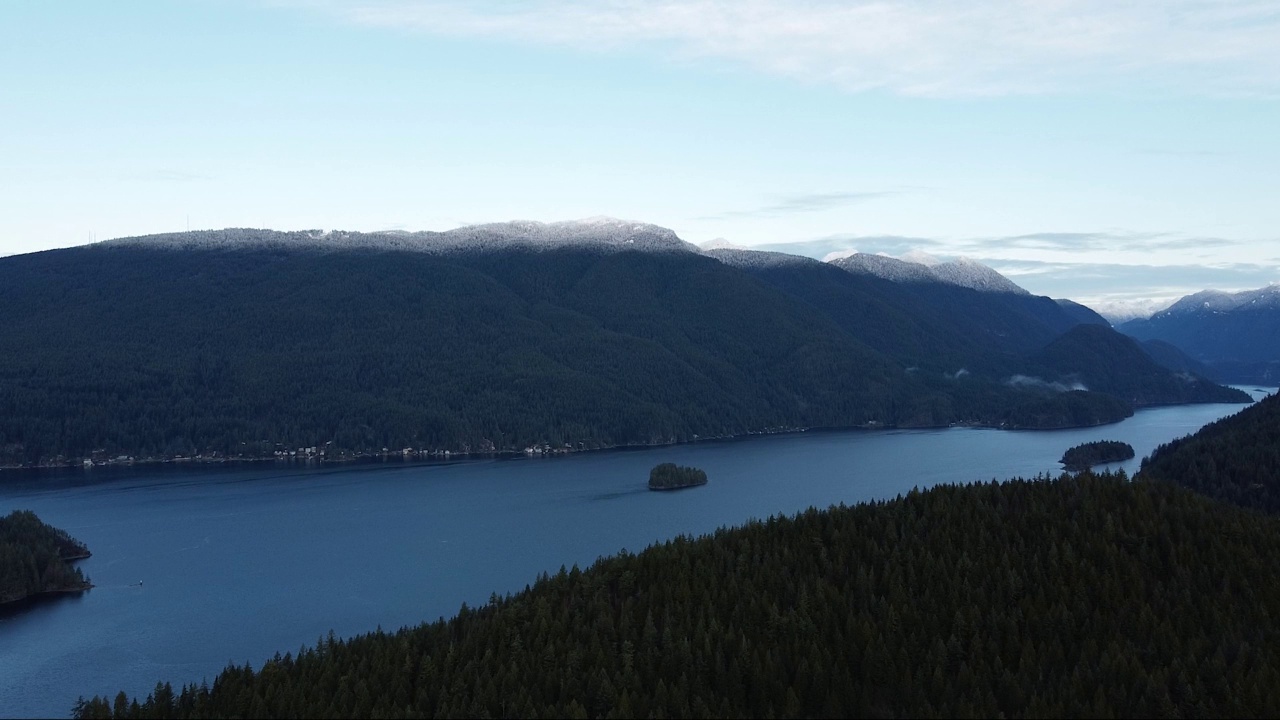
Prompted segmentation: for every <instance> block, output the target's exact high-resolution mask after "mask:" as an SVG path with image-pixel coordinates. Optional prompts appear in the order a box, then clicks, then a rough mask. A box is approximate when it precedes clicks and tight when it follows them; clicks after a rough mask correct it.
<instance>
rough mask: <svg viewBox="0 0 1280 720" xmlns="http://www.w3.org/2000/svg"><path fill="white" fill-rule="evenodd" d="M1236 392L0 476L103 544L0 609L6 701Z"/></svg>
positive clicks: (194, 670) (410, 618)
mask: <svg viewBox="0 0 1280 720" xmlns="http://www.w3.org/2000/svg"><path fill="white" fill-rule="evenodd" d="M1248 389H1250V390H1252V388H1248ZM1254 395H1255V396H1260V394H1259V393H1254ZM1239 409H1240V406H1239V405H1196V406H1182V407H1171V408H1159V409H1152V410H1144V411H1140V412H1139V413H1138V414H1137V415H1135V416H1134V417H1133V418H1130V419H1128V420H1126V421H1124V422H1122V423H1119V424H1116V425H1111V426H1107V427H1102V428H1090V429H1082V430H1062V431H1051V432H1000V431H995V430H979V429H962V428H953V429H946V430H913V431H877V432H859V431H849V432H823V433H800V434H793V435H781V436H770V437H760V438H753V439H749V440H743V441H734V442H716V443H702V444H697V445H685V446H677V447H664V448H655V449H646V450H636V451H625V452H605V453H594V454H584V455H576V456H570V457H564V458H546V459H543V458H527V459H526V458H521V459H511V460H478V461H468V462H458V463H452V464H418V465H405V464H377V465H361V466H342V467H332V466H324V467H305V466H296V465H293V466H284V465H244V466H238V467H186V468H110V469H108V468H94V469H91V470H79V469H76V470H66V471H49V472H39V473H36V472H24V473H8V474H0V512H3V513H5V514H7V513H8V512H10V511H11V510H15V509H30V510H34V511H35V512H36V513H37V514H38V515H39V516H40V517H41V519H43V520H44V521H46V522H48V523H50V524H51V525H54V526H56V527H60V528H63V529H65V530H67V531H68V532H70V533H71V534H72V535H73V536H75V537H77V538H79V539H80V540H83V541H84V542H85V543H86V544H88V545H89V548H90V549H91V550H92V551H93V554H94V555H93V557H92V558H90V559H88V560H86V561H84V562H83V563H81V567H82V568H83V569H84V571H85V572H86V574H88V575H89V576H90V578H91V579H92V581H93V582H94V584H95V585H96V587H95V588H94V589H93V590H91V591H89V592H87V593H85V594H83V595H80V596H76V597H64V598H60V599H56V600H52V601H48V602H40V603H36V604H34V605H31V606H29V607H24V608H20V609H17V610H12V609H11V610H5V611H0V716H4V717H21V716H65V715H67V714H68V713H69V711H70V708H71V706H72V704H73V703H74V702H75V700H76V698H77V697H79V696H81V695H85V696H90V695H93V694H95V693H96V694H110V695H114V694H115V693H116V692H117V691H119V690H125V691H127V692H129V693H130V694H142V695H144V694H146V693H147V692H148V691H149V690H151V689H152V688H154V686H155V683H156V681H158V680H168V681H170V682H172V683H173V684H174V685H175V687H176V686H180V685H181V684H183V683H191V682H195V683H199V682H200V681H201V680H204V679H208V680H209V681H212V680H213V678H214V676H215V675H216V674H217V673H218V671H219V670H221V669H222V668H223V667H224V666H225V665H226V664H227V663H230V662H236V663H243V662H250V663H252V664H253V665H254V666H255V667H258V666H260V665H261V663H262V661H263V660H265V659H267V658H269V657H271V656H272V655H273V654H274V653H276V652H277V651H279V652H281V653H284V652H286V651H294V652H296V651H297V650H298V648H299V647H300V646H302V645H304V644H307V645H310V644H313V643H314V642H315V641H316V640H317V639H318V638H319V637H320V636H321V635H324V634H327V633H328V632H329V631H330V630H332V631H334V632H335V633H336V634H338V635H340V636H349V635H354V634H358V633H363V632H367V631H370V630H373V629H375V628H377V627H379V626H381V627H382V628H384V629H395V628H399V627H401V626H404V625H415V624H418V623H420V622H423V621H427V620H435V619H436V618H439V617H441V616H450V615H452V614H453V613H455V612H456V611H457V610H458V607H459V606H460V604H461V603H463V602H466V603H468V604H471V605H477V604H481V603H484V602H485V601H487V600H488V598H489V597H490V594H491V593H493V592H495V591H496V592H498V593H500V594H501V593H506V592H511V591H516V590H520V589H523V588H524V587H525V585H526V584H527V583H530V582H532V581H533V580H534V579H535V578H536V576H537V575H538V574H539V573H541V572H543V571H547V572H553V573H554V572H555V571H557V570H558V569H559V568H560V566H561V565H562V564H563V565H572V564H574V563H577V564H579V565H583V566H585V565H588V564H590V563H591V562H593V561H594V560H595V559H596V558H597V557H599V556H601V555H606V554H612V553H615V552H617V551H618V550H620V549H623V548H626V549H629V550H632V551H639V550H641V549H643V548H644V547H646V546H648V545H650V544H652V543H654V542H656V541H660V540H665V539H668V538H671V537H673V536H675V535H679V534H682V533H685V534H700V533H705V532H709V531H711V530H714V529H716V528H718V527H720V526H723V525H740V524H742V523H743V522H746V521H747V520H749V519H752V518H764V517H768V516H770V515H774V514H778V513H784V514H789V513H794V512H796V511H799V510H803V509H805V508H808V507H810V506H818V507H826V506H828V505H832V504H835V503H842V502H843V503H848V504H851V503H856V502H859V501H862V500H871V499H884V498H892V497H894V496H895V495H897V494H899V493H904V492H907V491H909V490H910V489H911V488H912V487H917V486H918V487H921V488H924V487H928V486H931V485H934V484H937V483H941V482H970V481H974V480H990V479H993V478H1000V479H1003V478H1007V477H1012V476H1019V475H1020V476H1024V477H1026V476H1034V475H1036V474H1038V473H1046V472H1057V471H1058V469H1059V468H1060V466H1059V465H1058V462H1057V460H1058V458H1060V457H1061V456H1062V452H1063V451H1064V450H1066V449H1067V448H1068V447H1070V446H1072V445H1076V444H1079V443H1082V442H1088V441H1091V440H1103V439H1107V440H1121V441H1124V442H1128V443H1129V444H1131V445H1133V447H1134V449H1135V450H1136V451H1137V454H1138V458H1141V457H1142V456H1144V455H1146V454H1147V453H1149V452H1150V451H1151V450H1152V449H1153V448H1154V447H1155V446H1156V445H1158V444H1160V443H1162V442H1167V441H1168V440H1171V439H1173V438H1175V437H1179V436H1182V435H1186V434H1188V433H1191V432H1194V431H1195V430H1197V429H1199V428H1200V427H1201V426H1203V425H1204V424H1205V423H1207V422H1210V421H1212V420H1215V419H1218V418H1220V417H1223V416H1225V415H1229V414H1231V413H1234V412H1236V411H1237V410H1239ZM660 462H675V463H679V464H682V465H695V466H697V467H700V468H702V469H704V470H706V471H707V475H708V476H709V477H710V478H711V482H710V483H709V484H708V485H706V486H704V487H701V488H697V489H692V490H687V491H682V492H677V493H652V492H649V491H648V490H647V489H646V485H645V484H646V481H647V479H648V472H649V469H650V468H651V467H653V466H654V465H655V464H657V463H660ZM1137 465H1138V460H1136V459H1135V460H1133V461H1130V462H1127V463H1121V464H1117V465H1116V466H1115V467H1123V468H1124V469H1125V470H1127V471H1129V472H1130V473H1132V472H1133V471H1134V470H1136V469H1137ZM139 582H141V584H139Z"/></svg>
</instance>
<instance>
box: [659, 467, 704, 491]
mask: <svg viewBox="0 0 1280 720" xmlns="http://www.w3.org/2000/svg"><path fill="white" fill-rule="evenodd" d="M706 484H707V474H706V473H705V472H703V471H701V470H699V469H698V468H694V467H684V466H681V465H676V464H675V463H662V464H661V465H657V466H655V467H654V468H653V469H652V470H650V471H649V489H650V490H680V489H683V488H689V487H696V486H698V485H706Z"/></svg>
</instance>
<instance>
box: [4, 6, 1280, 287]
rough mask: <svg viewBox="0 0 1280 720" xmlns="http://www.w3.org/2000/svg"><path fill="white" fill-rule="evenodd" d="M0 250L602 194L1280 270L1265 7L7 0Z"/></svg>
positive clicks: (847, 243) (1244, 276)
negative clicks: (51, 1)
mask: <svg viewBox="0 0 1280 720" xmlns="http://www.w3.org/2000/svg"><path fill="white" fill-rule="evenodd" d="M0 28H2V29H3V31H4V42H3V43H0V68H3V69H0V75H3V79H4V87H5V92H4V93H3V94H2V95H0V98H2V99H0V137H3V138H4V139H3V140H0V149H2V152H0V158H2V159H0V168H3V172H0V196H3V197H5V198H6V202H5V211H4V212H3V213H0V218H2V220H0V223H2V224H0V256H3V255H12V254H19V253H26V252H33V251H38V250H43V249H49V248H55V247H67V246H73V245H80V244H84V243H85V242H88V241H89V240H90V239H91V238H96V239H107V238H112V237H121V236H130V235H143V234H149V233H156V232H171V231H181V230H183V229H185V228H186V227H187V226H188V223H189V226H190V228H191V229H198V228H224V227H266V228H274V229H281V230H291V229H304V228H317V227H320V228H335V229H346V230H362V231H377V230H388V229H408V230H447V229H450V228H454V227H459V226H462V225H469V224H475V223H484V222H498V221H506V220H512V219H522V218H528V219H536V220H542V221H555V220H565V219H572V218H580V217H588V216H597V215H609V216H615V217H621V218H628V219H634V220H637V221H642V222H648V223H654V224H657V225H661V226H663V227H668V228H671V229H672V230H674V231H675V232H676V233H677V234H679V236H680V237H681V238H683V239H685V240H688V241H690V242H693V243H695V244H705V243H707V242H709V241H711V240H714V239H716V238H724V239H726V240H727V241H729V242H732V243H734V244H736V245H740V246H746V247H760V248H767V249H772V250H783V251H786V252H793V253H796V254H803V255H809V256H812V257H818V258H822V257H824V256H826V255H828V254H830V253H832V252H842V251H850V250H859V251H863V252H873V253H874V252H882V253H886V254H890V255H894V256H901V255H903V254H905V253H908V252H911V251H924V252H928V253H930V254H933V255H937V256H941V257H955V256H967V257H972V258H974V259H977V260H979V261H981V262H984V263H986V264H989V265H991V266H992V267H994V268H996V269H997V270H999V271H1000V272H1002V273H1004V274H1006V275H1008V276H1009V277H1010V278H1011V279H1013V280H1014V281H1015V282H1017V283H1018V284H1019V285H1022V286H1023V287H1025V288H1027V289H1028V290H1030V291H1032V292H1035V293H1037V294H1046V295H1051V296H1054V297H1069V298H1072V299H1076V300H1079V301H1082V302H1085V303H1086V304H1090V305H1092V306H1094V307H1098V308H1099V309H1104V308H1106V307H1107V306H1108V305H1111V306H1114V305H1116V304H1117V303H1125V302H1129V303H1134V304H1143V303H1146V304H1152V303H1159V302H1167V301H1169V300H1172V299H1174V298H1176V297H1177V296H1180V295H1183V294H1187V293H1190V292H1194V291H1196V290H1200V289H1204V288H1216V289H1222V290H1240V289H1246V288H1255V287H1260V286H1263V285H1266V284H1267V283H1269V282H1273V281H1276V280H1280V242H1277V240H1280V203H1276V202H1275V200H1274V195H1275V191H1276V190H1277V187H1276V185H1277V183H1276V173H1275V168H1276V167H1278V166H1280V134H1278V133H1276V132H1275V128H1276V127H1280V2H1275V1H1273V0H1263V1H1259V0H1230V1H1227V2H1215V3H1206V2H1201V1H1200V0H1168V1H1164V2H1156V1H1154V0H1149V1H1146V2H1137V3H1128V4H1124V5H1123V6H1118V5H1116V4H1114V3H1104V2H1101V0H1066V1H1065V2H1060V3H1028V2H1019V1H1017V0H995V1H991V2H985V3H983V4H981V5H966V6H963V9H957V6H955V5H954V4H951V3H945V2H942V1H941V0H909V1H906V2H895V3H887V2H864V1H861V0H853V1H851V2H831V1H828V0H819V1H818V2H812V3H804V4H803V5H795V4H792V3H787V2H783V1H782V0H748V1H746V2H727V1H725V0H692V1H689V2H668V1H665V0H659V1H656V2H635V1H628V0H617V1H614V2H604V3H588V2H579V1H578V0H534V1H532V2H527V3H520V4H517V5H512V4H507V3H461V2H454V1H450V0H444V1H436V2H410V1H409V0H363V1H362V2H337V1H336V0H225V1H223V2H213V1H212V0H208V1H199V2H191V3H182V4H171V3H160V2H139V3H130V4H127V5H111V6H99V5H96V4H91V3H87V2H79V3H59V4H56V5H54V4H48V3H24V4H18V3H6V4H4V5H2V6H0Z"/></svg>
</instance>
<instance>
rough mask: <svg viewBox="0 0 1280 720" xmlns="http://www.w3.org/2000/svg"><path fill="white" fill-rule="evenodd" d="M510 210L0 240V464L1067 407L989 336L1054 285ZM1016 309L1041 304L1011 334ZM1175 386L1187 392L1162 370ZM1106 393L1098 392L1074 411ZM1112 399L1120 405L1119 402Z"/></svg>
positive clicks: (629, 434)
mask: <svg viewBox="0 0 1280 720" xmlns="http://www.w3.org/2000/svg"><path fill="white" fill-rule="evenodd" d="M522 227H523V226H519V225H518V224H517V225H504V226H498V227H496V229H495V228H493V227H490V228H479V229H472V230H467V231H466V232H469V233H472V234H474V235H475V236H476V237H475V238H472V237H471V236H469V235H468V236H467V237H464V238H462V240H465V241H467V242H471V241H475V242H480V244H481V245H482V246H483V248H484V249H482V250H477V249H474V248H472V249H463V248H464V246H462V245H457V244H455V245H452V246H449V247H448V248H446V249H445V250H440V249H439V248H435V247H433V246H431V243H432V242H436V241H441V242H443V241H445V240H448V241H450V242H455V241H459V239H458V238H455V237H452V236H449V237H444V236H441V237H437V238H435V240H432V239H431V238H425V237H417V236H413V237H400V236H396V237H390V238H387V237H382V236H359V235H343V236H342V238H345V240H343V239H340V240H336V241H335V243H337V244H335V245H332V246H329V245H321V244H320V243H321V242H322V241H321V240H319V239H316V238H312V237H310V236H308V235H306V234H305V233H293V234H283V233H270V232H267V231H226V232H225V233H213V232H210V233H190V234H185V235H179V236H168V237H161V238H151V239H144V240H142V241H136V242H122V243H105V244H100V245H95V246H88V247H82V248H72V249H67V250H55V251H49V252H44V253H35V254H31V255H23V256H16V257H9V258H0V327H3V328H4V329H5V332H3V333H0V465H20V464H36V463H57V462H68V461H75V460H77V459H78V458H85V457H93V458H94V459H97V460H102V459H109V458H116V457H118V456H120V455H125V456H135V457H141V458H162V457H174V456H191V455H193V454H200V455H201V456H203V457H206V458H207V457H210V456H215V457H264V456H265V457H270V456H272V455H274V454H276V453H285V454H286V455H287V453H289V452H291V451H297V449H298V448H316V450H317V452H323V453H324V454H325V456H326V457H328V458H332V457H334V456H350V455H351V454H354V453H369V452H381V451H382V450H383V448H386V449H388V450H389V451H391V452H398V451H400V450H402V449H404V448H411V449H413V450H415V451H420V450H426V451H443V450H450V451H454V452H457V451H473V452H492V451H517V452H518V451H520V450H523V449H525V448H526V447H529V446H534V445H537V446H542V447H544V448H546V447H550V448H554V449H565V448H566V447H568V448H571V449H583V448H593V447H607V446H615V445H627V444H645V443H666V442H673V441H683V440H692V439H694V438H696V437H702V438H706V437H715V436H725V435H739V434H744V433H748V432H765V431H772V430H780V429H788V428H797V427H842V426H843V427H847V426H860V425H872V426H877V427H881V426H899V427H921V426H938V425H946V424H948V423H954V422H964V423H980V424H989V425H1000V424H1005V425H1006V426H1007V425H1011V424H1012V425H1016V426H1019V427H1062V426H1065V425H1070V424H1072V423H1073V422H1075V421H1074V420H1072V418H1073V417H1075V416H1076V415H1079V412H1078V411H1079V410H1080V408H1079V407H1073V408H1065V409H1062V411H1060V412H1059V411H1056V410H1055V408H1059V406H1063V405H1064V403H1063V402H1062V401H1058V400H1054V401H1051V402H1049V403H1048V406H1052V407H1050V408H1049V411H1048V412H1038V413H1034V414H1024V415H1025V417H1033V418H1040V419H1038V420H1035V421H1034V422H1030V423H1023V422H1013V421H1012V418H1013V417H1014V414H1015V413H1016V412H1017V411H1018V409H1019V408H1024V407H1027V406H1028V404H1040V405H1044V404H1045V401H1046V398H1049V397H1050V396H1052V395H1053V392H1054V390H1053V389H1052V388H1045V387H1034V386H1027V385H1011V384H1009V383H1008V382H1007V378H1008V377H1009V375H1010V374H1014V373H1020V372H1024V370H1023V369H1022V368H1023V366H1025V365H1026V364H1027V361H1026V358H1025V357H1020V356H1017V355H1015V354H1013V353H1012V352H1011V351H1006V350H1001V349H1000V347H1003V346H1000V345H999V344H998V343H997V344H993V345H990V346H989V343H988V341H989V340H990V337H988V336H989V335H990V334H991V333H994V334H995V335H994V336H998V337H1005V336H1006V335H1007V336H1008V342H1007V343H1006V344H1009V345H1010V346H1013V345H1017V346H1023V345H1026V344H1028V343H1030V342H1031V341H1032V339H1034V338H1040V337H1042V336H1048V337H1052V336H1054V335H1056V331H1055V330H1054V327H1055V326H1054V324H1053V323H1059V324H1066V325H1070V324H1071V323H1072V322H1074V321H1073V320H1071V319H1070V317H1069V316H1067V315H1066V314H1065V313H1063V312H1062V311H1061V310H1060V309H1059V308H1058V306H1057V304H1056V303H1053V302H1052V301H1050V300H1048V299H1047V298H1030V297H1026V298H1021V299H1017V300H1016V302H1017V303H1024V304H1026V303H1030V305H1028V307H1031V306H1034V307H1036V308H1040V310H1036V312H1041V311H1042V310H1043V311H1044V312H1052V313H1056V315H1054V317H1055V318H1056V320H1054V321H1053V322H1049V323H1048V324H1045V323H1046V322H1048V321H1045V320H1043V318H1041V320H1036V319H1035V317H1036V313H1035V312H1031V311H1029V310H1028V311H1025V312H1024V310H1017V309H1014V310H1003V311H997V310H995V309H992V308H988V306H987V305H986V304H985V303H988V300H984V299H982V298H981V297H979V296H981V295H984V293H977V292H975V291H971V290H966V289H963V288H953V289H955V290H959V291H961V292H960V295H959V296H957V298H959V299H953V300H948V301H947V302H945V303H942V304H944V305H962V304H963V303H970V304H975V305H974V307H972V308H969V309H968V310H966V312H970V311H972V312H974V313H979V315H973V316H966V317H967V319H966V320H965V321H964V323H967V324H962V323H960V321H959V320H956V319H955V318H953V317H952V316H948V315H938V313H937V312H936V308H937V306H938V305H937V303H935V302H934V301H926V300H923V299H921V298H920V297H916V296H915V295H913V294H912V293H909V292H904V291H903V290H902V289H901V288H892V287H889V286H890V285H892V283H885V282H882V281H877V282H861V281H859V279H857V278H855V277H854V276H852V275H850V274H849V273H846V272H843V271H839V270H837V269H834V268H831V267H829V266H826V265H823V264H820V263H810V265H813V266H816V267H817V270H816V271H814V270H813V269H812V268H811V269H810V270H806V271H805V272H804V273H802V274H800V275H796V276H795V277H794V278H792V279H790V280H785V278H783V277H782V276H781V275H779V276H777V277H774V276H769V275H768V274H760V273H753V272H750V271H748V270H746V269H743V268H740V267H736V266H732V265H729V264H726V263H723V262H720V261H718V260H717V259H714V258H712V257H707V256H705V255H702V254H699V253H697V252H694V251H691V250H689V249H687V248H686V247H685V246H684V245H683V244H682V243H680V242H679V241H678V239H676V238H675V236H674V234H671V233H669V231H663V232H666V233H667V234H665V235H663V234H662V233H658V232H657V231H656V230H655V231H652V232H650V235H643V234H642V235H640V236H637V237H638V238H639V241H642V244H644V243H648V245H647V246H646V247H647V249H644V250H634V249H631V246H630V245H627V244H626V243H630V242H631V240H626V241H625V242H624V243H623V244H621V245H614V246H610V247H604V246H601V245H592V244H590V243H585V244H583V243H578V244H567V245H566V244H561V245H544V246H540V247H538V248H534V247H532V246H520V245H514V246H513V245H502V242H505V240H503V238H505V237H507V235H503V233H507V234H508V235H510V234H511V233H517V234H518V233H520V232H524V231H525V230H522V229H521V228H522ZM535 229H536V228H535ZM588 230H589V228H587V229H582V228H579V230H578V231H581V232H583V233H585V232H588ZM658 230H660V229H658ZM458 232H460V233H461V232H463V231H458ZM575 232H577V231H575ZM646 232H649V231H646ZM486 233H487V234H486ZM655 233H656V234H655ZM464 234H465V233H464ZM446 235H447V234H446ZM650 236H653V237H658V238H659V240H661V242H660V243H658V244H657V246H656V248H657V249H655V244H654V243H655V242H657V241H654V240H653V238H652V237H650ZM646 237H647V238H649V239H648V240H646ZM227 238H231V240H232V241H233V242H222V241H223V240H226V239H227ZM442 238H443V239H442ZM451 238H452V239H451ZM477 238H478V239H477ZM481 241H484V242H489V241H492V242H490V244H489V245H485V244H484V242H481ZM220 242H222V244H221V245H220V244H219V243H220ZM575 242H576V241H575ZM173 243H176V246H173V245H172V244H173ZM342 243H346V244H342ZM352 243H354V244H355V245H359V246H358V247H353V245H352ZM360 243H363V245H361V244H360ZM397 243H399V245H397ZM414 243H418V245H414ZM662 243H666V244H662ZM414 247H416V248H417V249H416V250H414V249H404V248H414ZM465 247H468V248H469V247H470V246H465ZM388 248H391V249H388ZM395 248H400V249H395ZM619 248H625V249H619ZM813 278H817V279H818V282H815V283H814V285H813V287H812V289H811V290H806V289H805V288H806V287H807V283H808V282H809V280H811V279H813ZM939 292H941V291H939ZM948 292H949V291H948ZM986 295H992V296H993V297H994V296H995V295H996V294H994V293H986ZM961 296H963V297H961ZM947 297H950V296H947ZM1014 297H1015V298H1016V297H1020V296H1014ZM1041 301H1043V302H1041ZM1009 302H1015V300H1010V301H1009ZM1019 307H1021V306H1019ZM983 308H986V309H990V310H991V312H992V313H993V315H992V317H991V318H989V322H988V321H984V320H983V318H982V317H981V316H980V311H981V312H985V311H986V310H983ZM957 317H958V316H957ZM1046 317H1047V316H1046ZM953 321H954V322H953ZM984 322H988V324H989V325H990V327H988V328H986V329H985V330H984V329H982V327H980V326H982V325H983V323H984ZM1020 324H1029V326H1034V328H1038V329H1036V330H1035V332H1034V333H1032V334H1031V335H1026V334H1020V333H1021V331H1018V332H1016V333H1013V334H1012V335H1010V334H1009V333H1011V332H1013V331H1012V330H1011V329H1010V328H1013V327H1014V326H1019V327H1020V326H1021V325H1020ZM1037 347H1038V345H1037ZM1082 347H1083V349H1084V350H1089V349H1090V348H1089V344H1088V343H1087V342H1086V343H1084V345H1083V346H1082ZM1061 359H1062V360H1063V368H1064V369H1063V372H1075V371H1076V369H1075V367H1074V365H1073V364H1072V363H1074V362H1075V358H1074V357H1065V358H1061ZM1129 370H1130V371H1132V373H1131V374H1132V375H1133V377H1135V378H1138V379H1145V380H1150V384H1151V385H1152V387H1156V388H1157V390H1156V391H1153V392H1154V393H1155V394H1154V395H1152V397H1158V398H1159V401H1160V402H1175V401H1183V400H1195V399H1201V396H1200V395H1195V394H1187V393H1182V392H1181V390H1182V388H1181V386H1180V385H1178V384H1177V383H1171V382H1170V380H1169V378H1170V377H1171V376H1169V375H1168V373H1167V372H1166V371H1164V370H1163V369H1161V368H1158V367H1156V366H1154V365H1153V364H1151V363H1149V362H1148V363H1147V365H1146V366H1144V367H1142V368H1138V369H1129ZM1152 374H1155V375H1161V376H1164V380H1163V381H1161V380H1160V378H1148V377H1147V376H1148V375H1152ZM1160 382H1164V385H1160V384H1159V383H1160ZM1169 387H1175V389H1177V390H1179V393H1180V394H1174V395H1159V389H1160V388H1165V389H1168V388H1169ZM1104 392H1105V390H1104ZM1068 400H1070V399H1068ZM1067 404H1074V405H1078V404H1079V403H1075V402H1074V401H1072V402H1069V403H1067ZM1112 404H1113V405H1116V403H1112ZM1104 405H1105V403H1090V408H1091V412H1090V413H1088V414H1089V416H1090V418H1096V417H1097V415H1098V414H1097V413H1096V412H1092V411H1094V410H1098V409H1099V408H1103V406H1104ZM1122 405H1123V402H1121V403H1120V404H1119V405H1117V407H1121V406H1122ZM1111 409H1112V411H1113V412H1111V414H1110V420H1112V421H1114V420H1118V419H1120V418H1122V417H1124V415H1125V413H1126V412H1127V410H1117V409H1116V407H1112V408H1111Z"/></svg>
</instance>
